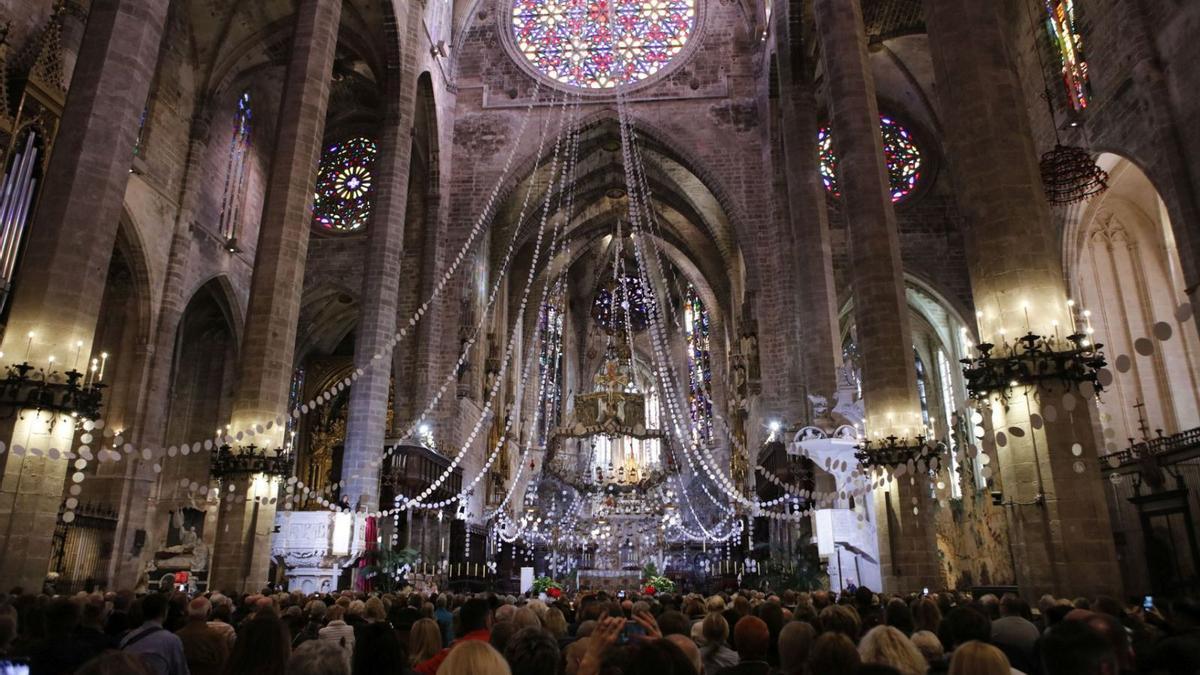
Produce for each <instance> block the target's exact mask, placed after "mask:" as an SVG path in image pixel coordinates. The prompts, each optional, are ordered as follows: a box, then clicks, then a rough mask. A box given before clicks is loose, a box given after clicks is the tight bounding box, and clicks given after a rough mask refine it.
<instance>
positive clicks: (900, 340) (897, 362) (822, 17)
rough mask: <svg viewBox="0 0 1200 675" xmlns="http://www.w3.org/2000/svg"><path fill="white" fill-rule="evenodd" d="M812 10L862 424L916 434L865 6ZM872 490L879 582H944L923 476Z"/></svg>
mask: <svg viewBox="0 0 1200 675" xmlns="http://www.w3.org/2000/svg"><path fill="white" fill-rule="evenodd" d="M815 13H816V20H817V31H818V33H819V34H820V36H821V41H822V42H821V47H822V56H821V58H822V63H823V64H824V66H825V80H826V82H827V83H828V87H829V107H830V117H831V120H830V121H831V123H832V133H833V143H834V151H835V152H836V153H837V155H838V158H839V165H838V181H839V184H840V185H841V192H842V200H841V209H842V212H843V213H844V214H845V217H846V220H847V226H848V230H849V233H850V268H851V269H850V278H851V281H852V283H853V285H854V322H855V326H856V329H857V337H858V350H859V354H860V357H861V367H862V387H863V399H864V404H865V406H866V428H867V431H868V433H869V434H870V436H871V437H872V438H876V437H886V436H889V435H893V434H894V435H896V436H898V437H900V438H907V439H913V438H914V437H915V436H916V435H917V434H920V433H922V432H923V429H922V424H921V413H920V403H919V399H918V398H917V388H916V386H917V385H916V381H917V378H916V370H915V366H914V363H913V351H912V349H913V348H912V332H911V328H910V326H909V318H908V303H907V301H906V300H905V293H904V273H903V268H902V265H901V261H900V241H899V234H898V232H897V226H896V213H895V211H894V210H893V208H892V200H891V190H890V189H889V183H888V176H887V165H886V163H885V161H884V154H883V135H882V134H881V132H880V129H879V106H878V103H877V102H876V100H875V82H874V78H873V76H872V75H871V64H870V60H869V57H868V55H867V39H866V33H865V31H864V28H863V20H862V8H861V6H860V4H859V0H816V3H815ZM876 498H877V499H878V500H881V501H882V505H881V507H880V508H879V509H877V513H885V514H887V515H888V517H887V519H886V521H884V522H881V523H880V524H881V526H882V527H881V528H880V532H881V535H882V536H883V537H884V538H885V539H886V541H884V542H881V545H880V550H881V552H882V555H881V558H882V566H883V577H884V588H885V590H888V591H896V592H905V591H913V590H916V589H919V588H922V587H925V586H929V587H933V588H937V587H940V586H942V585H943V584H942V583H941V581H940V580H939V575H938V563H937V548H936V545H935V541H934V531H933V519H932V513H931V509H930V508H929V490H928V485H927V483H924V482H923V481H922V480H920V479H919V478H918V479H916V480H912V477H911V476H903V477H901V478H899V479H898V480H895V481H889V482H888V483H887V484H886V485H884V486H882V487H880V488H879V490H878V491H877V493H876ZM881 520H882V518H881Z"/></svg>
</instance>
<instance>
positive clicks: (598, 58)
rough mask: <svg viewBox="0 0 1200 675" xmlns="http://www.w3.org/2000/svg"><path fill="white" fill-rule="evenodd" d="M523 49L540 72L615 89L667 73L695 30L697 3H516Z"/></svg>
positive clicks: (597, 0) (691, 0)
mask: <svg viewBox="0 0 1200 675" xmlns="http://www.w3.org/2000/svg"><path fill="white" fill-rule="evenodd" d="M512 7H513V9H512V30H513V37H514V39H515V41H516V45H517V49H518V51H520V52H521V54H522V55H523V56H524V57H525V58H526V59H527V60H528V61H529V63H530V64H532V65H533V67H534V68H536V69H537V70H538V71H539V72H541V73H543V74H544V75H546V76H547V77H550V78H551V79H553V80H555V81H557V82H560V83H562V84H567V85H571V86H574V87H580V88H583V89H611V88H613V87H618V86H621V85H625V84H631V83H633V82H637V81H639V80H643V79H645V78H647V77H649V76H651V75H653V74H654V73H656V72H658V71H659V70H661V69H662V68H663V67H664V66H665V65H666V64H667V63H668V62H669V61H670V60H671V59H672V57H674V56H675V55H676V54H678V53H679V52H680V50H682V49H683V46H684V44H686V42H687V40H688V38H689V37H691V35H692V32H693V30H694V28H695V23H696V0H513V6H512Z"/></svg>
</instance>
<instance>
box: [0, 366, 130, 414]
mask: <svg viewBox="0 0 1200 675" xmlns="http://www.w3.org/2000/svg"><path fill="white" fill-rule="evenodd" d="M105 387H107V385H106V384H104V383H103V382H101V381H100V380H99V379H97V378H94V377H89V376H88V375H85V374H84V373H81V372H79V371H78V370H76V369H74V368H72V369H71V370H68V371H67V372H65V373H60V372H59V371H57V370H54V361H53V357H51V361H50V363H49V365H47V366H46V367H44V368H39V367H37V366H34V365H31V364H30V363H28V362H24V363H18V364H16V365H11V366H9V367H8V373H7V374H6V376H5V377H4V379H3V380H0V407H6V408H11V409H13V410H14V411H17V410H22V409H24V410H34V411H37V412H41V411H43V410H48V411H52V412H56V413H62V414H65V415H70V416H72V417H82V418H85V419H92V420H94V419H99V417H100V406H101V403H102V400H103V391H104V388H105Z"/></svg>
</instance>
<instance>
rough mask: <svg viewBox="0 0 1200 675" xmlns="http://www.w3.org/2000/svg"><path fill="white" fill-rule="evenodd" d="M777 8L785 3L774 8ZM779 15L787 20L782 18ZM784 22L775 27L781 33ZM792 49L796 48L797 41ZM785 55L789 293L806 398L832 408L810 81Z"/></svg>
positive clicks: (825, 244)
mask: <svg viewBox="0 0 1200 675" xmlns="http://www.w3.org/2000/svg"><path fill="white" fill-rule="evenodd" d="M779 4H780V5H782V4H784V3H779ZM783 16H786V14H784V15H783ZM784 21H785V19H783V18H781V19H780V20H778V21H777V22H776V26H777V27H782V28H786V25H783V24H784ZM790 39H791V40H793V41H795V42H793V44H792V49H798V48H799V44H798V41H799V36H790ZM797 70H798V67H797V65H796V64H793V63H791V57H790V55H786V54H785V55H783V56H782V57H781V58H780V63H779V104H780V114H781V118H782V122H783V123H782V133H783V149H784V161H785V163H784V170H785V172H786V181H787V193H788V194H787V198H788V199H787V206H788V212H789V214H790V216H791V223H790V225H791V231H792V237H793V248H792V250H791V251H789V252H788V253H789V256H788V259H789V262H790V265H791V266H792V267H793V268H794V269H795V270H796V277H797V279H796V282H797V284H796V288H795V289H794V292H795V294H796V296H797V301H798V303H799V306H800V315H801V317H802V319H801V324H800V328H801V341H802V344H803V347H802V350H803V351H802V352H801V354H800V356H801V370H802V372H803V377H804V382H805V385H806V388H807V390H808V393H809V394H815V395H819V396H824V397H826V398H828V399H829V401H830V404H831V405H832V402H833V397H834V394H835V393H836V392H837V368H838V366H839V365H840V363H841V340H840V339H839V337H838V325H837V297H836V295H837V293H836V289H835V288H834V281H833V253H832V250H831V244H830V239H829V219H828V215H827V214H828V210H827V209H826V206H825V188H824V185H823V184H822V182H821V178H820V171H819V169H818V166H817V164H818V160H817V129H818V127H817V101H816V97H815V96H814V95H813V86H814V85H813V82H812V81H811V79H810V78H809V77H807V76H806V74H805V73H801V72H797Z"/></svg>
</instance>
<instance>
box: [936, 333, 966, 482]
mask: <svg viewBox="0 0 1200 675" xmlns="http://www.w3.org/2000/svg"><path fill="white" fill-rule="evenodd" d="M937 366H938V379H940V380H941V381H942V415H943V416H944V417H943V419H945V420H946V429H947V430H948V431H949V433H948V434H947V441H948V442H949V443H950V446H951V447H950V450H951V452H950V496H951V497H952V498H954V499H960V498H962V485H961V484H960V482H959V480H958V470H959V469H958V453H957V452H954V450H957V447H956V446H955V438H954V428H953V426H952V420H953V419H954V411H955V410H956V409H957V408H958V402H957V401H956V400H955V398H956V397H955V396H954V371H953V369H951V367H950V359H949V358H947V357H946V352H945V351H943V350H941V349H939V350H937Z"/></svg>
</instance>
